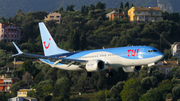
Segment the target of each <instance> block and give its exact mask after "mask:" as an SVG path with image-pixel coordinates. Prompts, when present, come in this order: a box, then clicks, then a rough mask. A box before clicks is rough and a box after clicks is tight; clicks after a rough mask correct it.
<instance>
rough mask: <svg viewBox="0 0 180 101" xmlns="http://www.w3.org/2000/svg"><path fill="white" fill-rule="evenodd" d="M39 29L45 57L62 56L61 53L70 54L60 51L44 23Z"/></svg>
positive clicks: (40, 24)
mask: <svg viewBox="0 0 180 101" xmlns="http://www.w3.org/2000/svg"><path fill="white" fill-rule="evenodd" d="M39 28H40V33H41V40H42V45H43V50H44V55H45V56H50V55H56V54H61V53H68V51H66V50H63V49H60V48H59V47H58V46H57V45H56V43H55V41H54V39H53V38H52V36H51V34H50V33H49V31H48V30H47V28H46V26H45V25H44V23H43V22H40V23H39Z"/></svg>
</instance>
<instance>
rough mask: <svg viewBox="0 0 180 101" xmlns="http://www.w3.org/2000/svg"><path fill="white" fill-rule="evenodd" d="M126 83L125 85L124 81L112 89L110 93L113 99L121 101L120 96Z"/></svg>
mask: <svg viewBox="0 0 180 101" xmlns="http://www.w3.org/2000/svg"><path fill="white" fill-rule="evenodd" d="M124 83H125V82H124V81H123V82H121V81H120V82H118V83H117V84H116V85H114V86H113V87H112V88H111V89H110V93H111V97H112V98H116V99H119V100H120V99H121V98H120V96H119V94H120V93H121V91H122V90H123V86H124Z"/></svg>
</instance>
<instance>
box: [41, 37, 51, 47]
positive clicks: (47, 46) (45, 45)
mask: <svg viewBox="0 0 180 101" xmlns="http://www.w3.org/2000/svg"><path fill="white" fill-rule="evenodd" d="M49 41H51V38H49ZM43 43H44V47H45V48H46V49H48V48H49V46H50V43H48V46H46V42H45V41H44V42H43Z"/></svg>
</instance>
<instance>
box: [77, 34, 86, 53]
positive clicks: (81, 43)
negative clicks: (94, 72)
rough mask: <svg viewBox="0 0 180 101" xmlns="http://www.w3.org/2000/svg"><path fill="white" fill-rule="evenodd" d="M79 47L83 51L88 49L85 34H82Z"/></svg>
mask: <svg viewBox="0 0 180 101" xmlns="http://www.w3.org/2000/svg"><path fill="white" fill-rule="evenodd" d="M79 46H80V49H81V50H84V49H87V39H86V35H85V34H84V33H82V34H81V37H80V45H79Z"/></svg>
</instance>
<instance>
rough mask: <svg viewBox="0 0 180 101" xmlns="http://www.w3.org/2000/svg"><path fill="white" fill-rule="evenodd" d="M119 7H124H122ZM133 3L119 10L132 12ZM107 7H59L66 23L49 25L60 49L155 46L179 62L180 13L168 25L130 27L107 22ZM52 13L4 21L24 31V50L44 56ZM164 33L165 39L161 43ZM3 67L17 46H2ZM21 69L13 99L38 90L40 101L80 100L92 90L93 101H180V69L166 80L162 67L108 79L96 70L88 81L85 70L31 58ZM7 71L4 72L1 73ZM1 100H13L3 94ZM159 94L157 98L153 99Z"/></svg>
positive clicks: (118, 73) (120, 73)
mask: <svg viewBox="0 0 180 101" xmlns="http://www.w3.org/2000/svg"><path fill="white" fill-rule="evenodd" d="M119 7H120V5H119ZM129 7H130V6H129V4H128V3H126V4H125V7H122V6H121V8H120V10H119V11H121V12H123V11H125V13H127V10H128V9H129ZM105 8H106V4H105V3H101V2H98V3H97V4H96V5H93V4H91V5H90V6H82V7H81V11H75V10H74V5H69V6H67V9H66V11H65V10H64V9H63V8H62V7H60V8H59V9H57V10H55V11H56V12H60V13H61V14H62V16H63V20H62V23H61V24H56V23H55V22H54V21H48V22H46V23H45V24H46V26H47V28H48V30H49V31H50V33H51V35H52V36H53V38H54V40H55V41H56V42H57V44H58V46H59V47H60V48H62V49H65V50H68V51H74V50H75V51H79V50H89V49H97V48H102V47H105V48H110V47H121V46H127V45H150V46H153V47H156V48H158V49H159V50H160V51H161V52H163V53H164V55H165V59H166V60H168V59H175V58H174V57H172V56H171V53H170V45H169V44H168V42H170V43H173V42H175V41H179V36H180V35H179V33H180V30H179V29H180V25H179V24H180V23H179V22H180V18H179V17H180V16H179V13H168V12H162V16H163V18H164V20H163V21H159V22H150V23H129V22H128V19H127V18H124V19H115V20H113V21H109V19H107V18H105V14H106V13H107V12H110V11H112V9H105ZM46 15H47V13H46V12H44V11H38V12H29V13H25V14H24V13H23V12H22V11H21V10H18V12H17V14H16V15H15V17H11V18H8V19H4V18H3V17H2V18H1V19H2V22H9V23H17V24H19V25H20V28H21V30H22V41H21V43H18V46H19V47H20V49H22V50H23V51H24V52H29V53H35V54H43V50H42V44H41V39H40V35H39V28H38V22H41V21H43V19H44V16H46ZM156 31H157V32H158V33H160V34H161V36H162V37H163V38H165V39H166V40H167V41H168V42H167V41H164V40H163V39H161V41H160V35H159V34H158V33H157V32H156ZM0 48H1V50H0V51H1V52H0V60H1V61H3V62H0V65H1V66H4V65H7V64H10V63H11V62H12V61H13V58H12V57H11V55H12V53H13V54H14V53H17V52H16V50H15V48H14V46H13V44H12V43H4V42H0ZM17 60H25V62H24V63H23V65H22V66H21V67H19V69H17V70H15V71H14V72H13V74H14V76H16V77H19V78H20V79H21V80H20V81H19V82H17V83H15V84H13V85H12V86H11V91H12V93H11V96H13V97H14V96H16V94H17V90H18V89H20V88H30V87H32V88H34V89H36V92H35V91H31V93H29V94H28V95H29V96H31V97H36V98H37V99H39V100H41V101H50V100H52V101H65V100H66V101H68V100H72V101H76V100H77V101H79V100H80V99H81V98H78V97H76V96H75V95H77V92H88V90H89V89H91V90H92V89H93V92H96V93H94V96H93V97H92V98H91V99H85V100H94V99H96V100H98V101H104V100H107V101H111V100H112V101H116V100H117V101H121V100H123V101H127V100H128V101H129V100H141V101H143V100H144V99H146V100H148V101H155V100H157V101H162V100H164V99H166V98H173V100H177V99H179V92H180V86H179V85H178V83H179V81H178V79H179V78H180V74H179V72H180V69H179V67H173V68H172V69H171V71H170V72H169V74H168V75H167V76H166V78H165V76H164V75H163V74H162V73H161V72H160V71H159V69H158V68H156V67H152V70H151V72H150V73H148V68H147V67H146V66H145V67H144V68H143V69H142V70H141V71H140V72H135V73H125V72H124V71H123V70H122V69H121V68H118V69H112V72H113V73H114V77H113V78H106V77H105V76H104V74H105V72H106V71H102V72H95V73H93V75H92V77H91V78H86V77H84V75H83V73H82V71H80V72H76V71H64V70H61V69H57V68H51V67H50V66H48V65H46V64H43V63H42V64H40V63H38V62H32V60H27V59H26V58H20V57H17ZM1 73H3V71H1ZM0 96H4V97H0V100H4V99H6V98H7V97H9V96H10V95H9V94H6V93H3V94H1V95H0ZM154 96H155V97H154Z"/></svg>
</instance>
